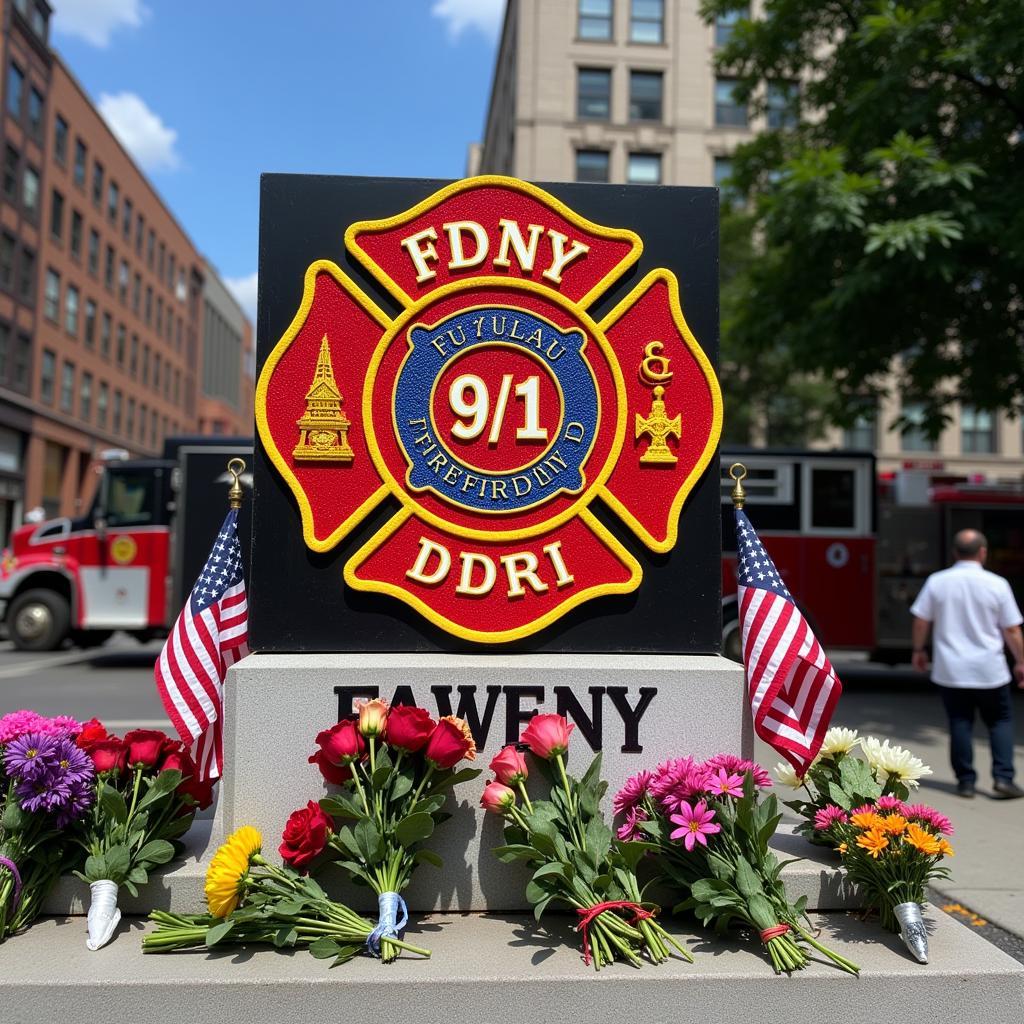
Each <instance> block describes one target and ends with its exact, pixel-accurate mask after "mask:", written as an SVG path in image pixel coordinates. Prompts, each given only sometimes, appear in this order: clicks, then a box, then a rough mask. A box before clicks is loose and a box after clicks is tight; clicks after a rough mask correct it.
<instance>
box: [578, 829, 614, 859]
mask: <svg viewBox="0 0 1024 1024" xmlns="http://www.w3.org/2000/svg"><path fill="white" fill-rule="evenodd" d="M584 836H585V838H586V840H587V855H588V856H589V857H590V862H591V863H592V864H593V865H594V867H597V866H599V865H600V864H601V863H602V861H604V859H605V858H606V857H607V856H608V851H609V850H610V849H611V845H612V830H611V829H610V828H609V827H608V826H607V825H606V824H605V823H604V820H603V819H602V818H591V819H590V821H588V822H587V827H586V829H585V830H584Z"/></svg>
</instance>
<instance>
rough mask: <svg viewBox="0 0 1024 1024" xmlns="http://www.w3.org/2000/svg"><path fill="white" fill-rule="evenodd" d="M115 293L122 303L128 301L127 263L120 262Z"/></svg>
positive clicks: (125, 261) (124, 261)
mask: <svg viewBox="0 0 1024 1024" xmlns="http://www.w3.org/2000/svg"><path fill="white" fill-rule="evenodd" d="M117 292H118V295H119V296H120V297H121V301H122V302H127V301H128V261H127V260H121V268H120V270H119V271H118V274H117Z"/></svg>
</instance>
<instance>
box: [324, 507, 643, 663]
mask: <svg viewBox="0 0 1024 1024" xmlns="http://www.w3.org/2000/svg"><path fill="white" fill-rule="evenodd" d="M413 515H414V513H413V511H412V509H409V508H405V509H403V510H402V511H401V512H399V513H398V514H397V515H396V516H394V517H393V518H392V519H391V520H389V521H388V522H387V523H385V524H384V526H383V527H382V528H381V529H380V530H378V532H377V533H375V534H374V535H373V536H372V537H371V538H370V539H369V540H368V541H367V542H366V543H365V544H364V545H363V546H362V547H361V548H360V549H359V550H358V551H357V552H356V553H355V554H354V555H353V556H352V557H351V558H350V559H349V560H348V561H347V562H346V563H345V570H344V577H345V582H346V583H347V584H348V585H349V586H350V587H352V589H353V590H362V591H366V592H368V593H371V594H387V595H388V596H390V597H395V598H397V599H398V600H399V601H404V602H405V604H407V605H409V607H410V608H413V609H414V610H415V611H417V612H419V614H420V615H422V616H423V617H424V618H426V619H429V620H430V622H432V623H433V624H434V625H435V626H438V627H439V628H440V629H442V630H444V631H445V632H446V633H448V634H449V635H451V636H456V637H459V638H460V639H462V640H472V641H474V642H476V643H484V644H501V643H509V642H510V641H512V640H522V639H523V638H525V637H528V636H532V635H533V634H534V633H537V632H539V631H540V630H542V629H545V628H546V627H547V626H550V625H551V624H552V623H553V622H557V621H558V619H560V618H561V617H562V616H563V615H565V614H566V613H568V612H570V611H572V609H573V608H576V607H577V606H579V605H581V604H583V603H584V602H585V601H590V600H591V599H593V598H595V597H605V596H607V595H609V594H630V593H632V592H633V591H634V590H636V588H637V587H638V586H640V581H641V580H642V579H643V569H642V568H641V567H640V563H639V562H638V561H637V560H636V559H635V558H634V557H633V556H632V555H631V554H630V553H629V551H627V550H626V548H624V547H623V546H622V544H620V543H619V541H618V540H616V538H615V537H614V536H613V535H612V534H611V533H610V532H609V531H608V530H607V529H605V527H604V526H603V525H602V524H601V523H600V521H599V520H598V519H597V518H596V517H595V516H594V514H593V513H592V512H591V511H589V509H584V510H583V511H582V512H580V514H579V518H580V519H582V520H583V521H584V522H585V523H586V524H587V526H589V527H590V529H591V530H592V531H593V532H594V534H595V535H596V536H597V539H598V540H599V541H600V542H601V543H602V544H604V546H605V548H606V549H607V550H609V551H610V552H611V553H612V554H613V555H614V556H615V557H616V558H618V559H619V561H620V562H622V564H623V565H625V566H626V567H627V568H628V569H629V573H630V576H629V579H628V580H625V581H624V582H622V583H598V584H596V585H594V586H592V587H585V588H584V589H582V590H580V591H578V592H576V593H575V594H572V595H571V596H570V597H567V598H566V599H565V600H564V601H563V602H561V604H558V605H556V606H555V607H554V608H552V609H551V610H550V611H549V612H545V614H544V615H542V616H540V618H537V619H533V620H532V621H530V622H528V623H525V624H524V625H522V626H516V627H515V628H514V629H504V630H499V631H497V632H488V631H486V630H480V629H471V628H469V627H467V626H461V625H459V624H458V623H457V622H453V621H452V620H451V619H449V618H447V617H446V616H444V615H442V614H441V613H440V612H438V611H437V610H436V609H434V608H433V607H431V606H430V605H429V604H428V603H427V602H425V601H424V600H423V599H422V598H420V597H418V596H417V595H416V594H414V593H412V592H411V591H408V590H405V589H404V588H403V587H399V586H397V585H396V584H394V583H385V582H382V581H378V580H361V579H359V578H358V577H357V576H356V571H357V570H358V569H359V568H360V567H361V566H362V565H363V564H364V563H365V562H366V561H367V559H369V557H370V556H371V555H372V554H373V553H374V552H375V551H376V550H377V549H378V548H380V547H381V546H383V544H384V543H385V542H386V541H387V540H388V538H389V537H391V536H392V534H394V533H395V532H396V531H397V530H398V528H399V527H400V526H402V525H403V524H404V523H405V522H406V520H408V519H410V518H412V517H413ZM416 518H419V517H418V516H417V517H416ZM489 536H492V535H489ZM456 539H461V538H456Z"/></svg>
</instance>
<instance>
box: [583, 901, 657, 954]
mask: <svg viewBox="0 0 1024 1024" xmlns="http://www.w3.org/2000/svg"><path fill="white" fill-rule="evenodd" d="M606 910H631V911H633V917H632V919H631V920H630V921H628V922H627V924H630V925H636V924H639V923H640V922H641V921H646V920H647V919H648V918H651V917H654V913H655V912H654V911H653V910H645V909H644V908H643V907H642V906H640V904H639V903H634V902H633V901H632V900H608V901H607V902H605V903H595V904H594V905H593V906H592V907H580V908H578V909H577V910H576V913H577V914H579V916H580V923H579V924H578V925H577V926H576V930H577V931H578V932H582V934H583V962H584V963H585V964H586V965H587V966H588V967H589V966H590V931H589V929H590V925H591V922H592V921H593V920H594V918H596V917H597V916H598V915H599V914H603V913H604V912H605V911H606Z"/></svg>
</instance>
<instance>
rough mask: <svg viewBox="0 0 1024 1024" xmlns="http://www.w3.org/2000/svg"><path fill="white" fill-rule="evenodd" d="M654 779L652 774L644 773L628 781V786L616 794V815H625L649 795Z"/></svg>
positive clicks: (631, 777) (633, 776) (614, 804)
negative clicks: (648, 791)
mask: <svg viewBox="0 0 1024 1024" xmlns="http://www.w3.org/2000/svg"><path fill="white" fill-rule="evenodd" d="M653 777H654V776H653V775H652V773H651V772H648V771H643V772H637V773H636V775H632V776H630V777H629V778H628V779H626V784H625V785H624V786H623V787H622V789H620V790H619V791H618V793H616V794H615V800H614V801H613V806H614V808H615V813H616V814H625V813H626V812H627V811H629V810H632V809H633V808H634V807H636V805H637V804H638V803H640V801H641V800H643V798H644V797H645V796H646V795H647V790H648V788H649V787H650V784H651V779H652V778H653Z"/></svg>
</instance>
